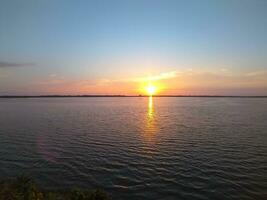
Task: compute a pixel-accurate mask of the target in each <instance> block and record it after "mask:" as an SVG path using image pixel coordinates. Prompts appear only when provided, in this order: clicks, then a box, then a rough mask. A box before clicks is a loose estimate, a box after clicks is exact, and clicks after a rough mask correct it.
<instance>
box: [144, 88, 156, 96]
mask: <svg viewBox="0 0 267 200" xmlns="http://www.w3.org/2000/svg"><path fill="white" fill-rule="evenodd" d="M145 90H146V92H147V94H148V95H150V96H152V95H153V94H155V91H156V87H155V86H153V85H148V86H147V87H145Z"/></svg>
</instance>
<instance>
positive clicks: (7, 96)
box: [0, 94, 267, 98]
mask: <svg viewBox="0 0 267 200" xmlns="http://www.w3.org/2000/svg"><path fill="white" fill-rule="evenodd" d="M64 97H68V98H71V97H73V98H74V97H151V95H119V94H115V95H96V94H91V95H90V94H89V95H88V94H81V95H59V94H53V95H0V98H64ZM152 97H211V98H219V97H228V98H267V95H152Z"/></svg>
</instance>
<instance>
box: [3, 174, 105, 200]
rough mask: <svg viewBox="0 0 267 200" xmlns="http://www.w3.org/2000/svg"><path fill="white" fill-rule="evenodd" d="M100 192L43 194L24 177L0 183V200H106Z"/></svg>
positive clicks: (80, 191) (75, 191)
mask: <svg viewBox="0 0 267 200" xmlns="http://www.w3.org/2000/svg"><path fill="white" fill-rule="evenodd" d="M107 199H108V196H107V194H106V193H105V192H102V191H100V190H94V191H89V190H81V189H75V190H72V191H71V192H64V193H60V192H44V191H41V190H40V189H39V188H38V187H37V185H36V184H35V182H34V181H33V180H32V179H31V178H29V177H26V176H20V177H18V178H16V179H14V180H5V181H2V182H0V200H107Z"/></svg>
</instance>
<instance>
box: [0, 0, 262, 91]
mask: <svg viewBox="0 0 267 200" xmlns="http://www.w3.org/2000/svg"><path fill="white" fill-rule="evenodd" d="M266 10H267V1H266V0H201V1H199V0H183V1H182V0H181V1H180V0H95V1H94V0H25V1H21V0H1V6H0V95H45V94H73V95H76V94H124V95H138V94H143V93H145V92H144V87H145V86H146V85H148V84H152V85H154V86H155V87H156V89H157V93H158V94H163V95H164V94H165V95H166V94H171V95H175V94H177V95H267V37H266V36H267V12H266Z"/></svg>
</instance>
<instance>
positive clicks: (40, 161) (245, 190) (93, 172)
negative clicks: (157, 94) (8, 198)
mask: <svg viewBox="0 0 267 200" xmlns="http://www.w3.org/2000/svg"><path fill="white" fill-rule="evenodd" d="M20 174H30V175H31V176H32V177H33V178H34V179H35V180H37V182H38V183H39V184H40V185H42V186H43V187H44V188H47V189H67V188H71V187H73V186H76V187H86V188H102V189H104V190H106V191H107V192H108V193H109V194H110V195H111V196H112V197H113V199H118V200H122V199H144V200H150V199H151V200H152V199H153V200H154V199H166V200H172V199H173V200H174V199H190V200H191V199H267V99H264V98H163V97H162V98H153V99H149V98H145V97H144V98H127V97H123V98H115V97H114V98H103V97H102V98H35V99H0V177H1V178H6V177H11V176H17V175H20Z"/></svg>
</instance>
